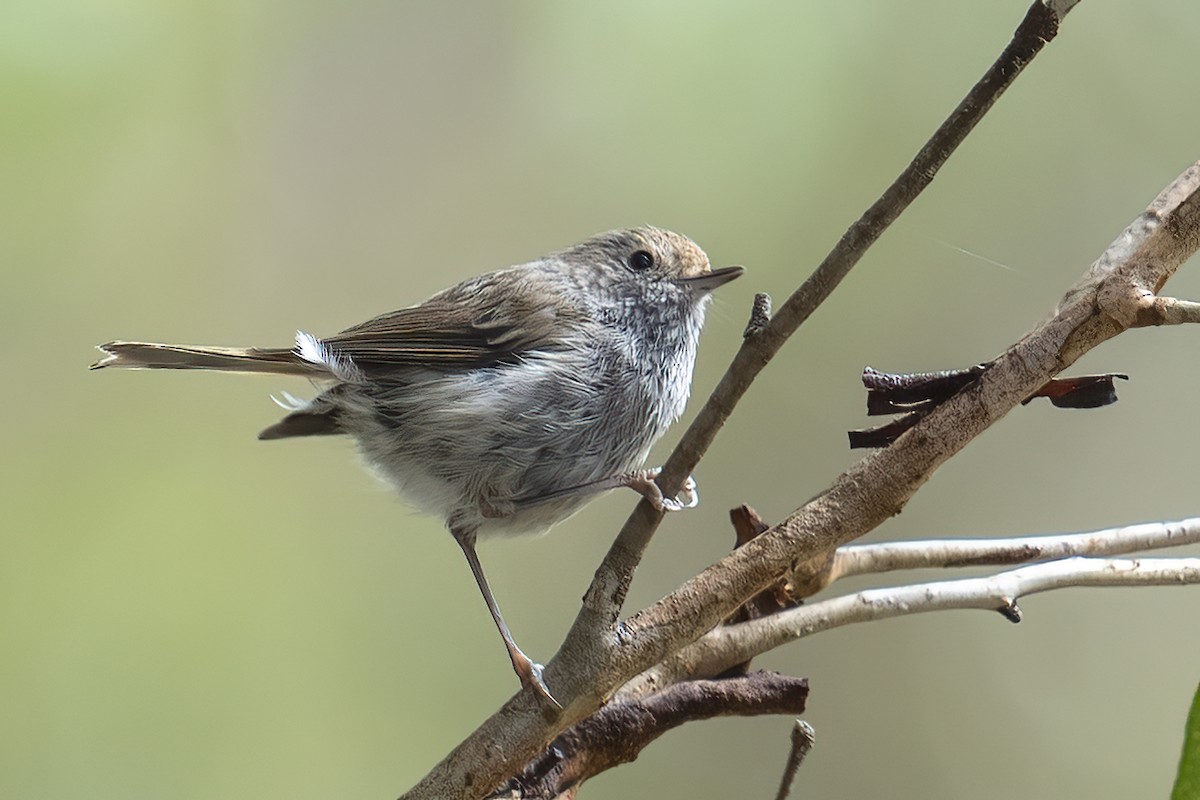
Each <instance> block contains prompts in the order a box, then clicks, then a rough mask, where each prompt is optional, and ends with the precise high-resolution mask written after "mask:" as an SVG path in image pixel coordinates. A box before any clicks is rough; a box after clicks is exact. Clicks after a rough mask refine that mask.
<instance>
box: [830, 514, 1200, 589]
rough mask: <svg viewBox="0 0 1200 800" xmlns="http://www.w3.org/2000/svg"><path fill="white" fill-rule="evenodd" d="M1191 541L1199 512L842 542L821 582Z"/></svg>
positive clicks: (1198, 536) (1199, 534)
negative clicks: (1094, 526)
mask: <svg viewBox="0 0 1200 800" xmlns="http://www.w3.org/2000/svg"><path fill="white" fill-rule="evenodd" d="M1196 542H1200V517H1191V518H1189V519H1183V520H1179V521H1177V522H1147V523H1144V524H1141V525H1128V526H1125V527H1123V528H1108V529H1106V530H1101V531H1091V532H1088V533H1069V534H1062V535H1057V536H1023V537H1017V538H1012V539H935V540H930V541H923V542H887V543H884V544H859V545H846V546H845V547H839V548H838V549H837V552H836V553H835V554H834V557H833V563H832V565H831V567H830V569H829V575H828V577H827V579H826V580H825V581H824V582H825V583H826V584H828V583H832V582H834V581H836V580H840V579H841V578H848V577H851V576H854V575H871V574H876V573H880V572H892V571H895V570H902V569H926V568H931V567H967V566H984V565H1000V564H1021V563H1027V562H1030V561H1049V560H1055V559H1061V558H1068V557H1070V556H1116V555H1124V554H1127V553H1137V552H1141V551H1143V550H1158V549H1162V548H1165V547H1179V546H1180V545H1185V544H1194V543H1196Z"/></svg>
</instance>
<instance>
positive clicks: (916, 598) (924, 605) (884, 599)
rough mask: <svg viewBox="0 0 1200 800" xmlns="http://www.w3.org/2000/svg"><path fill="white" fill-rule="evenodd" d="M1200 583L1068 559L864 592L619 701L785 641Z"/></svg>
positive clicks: (745, 635) (1192, 563) (1189, 567)
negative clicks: (1052, 597) (910, 619)
mask: <svg viewBox="0 0 1200 800" xmlns="http://www.w3.org/2000/svg"><path fill="white" fill-rule="evenodd" d="M1197 583H1200V558H1148V559H1136V560H1133V559H1103V558H1066V559H1061V560H1059V561H1051V562H1048V563H1045V564H1034V565H1031V566H1027V567H1021V568H1019V569H1015V570H1010V571H1008V572H1001V573H999V574H997V575H993V576H991V577H987V578H965V579H961V580H953V581H937V582H933V583H920V584H914V585H911V586H897V587H891V588H886V589H870V590H867V591H864V592H858V593H857V594H853V595H846V596H843V597H835V598H832V599H830V600H824V601H821V602H817V603H812V604H810V605H804V606H798V607H796V608H792V609H788V610H786V611H780V612H779V613H778V614H773V615H772V616H769V617H762V618H760V619H756V620H751V621H749V622H743V623H740V624H737V625H724V626H721V627H719V628H716V629H715V630H712V631H710V632H709V633H707V634H705V636H703V637H702V638H700V639H699V640H697V641H696V642H694V643H693V644H691V645H689V646H688V647H685V648H684V649H682V650H680V651H679V652H678V653H676V654H675V655H674V656H672V657H671V658H669V659H667V660H666V661H664V662H662V663H660V664H657V665H655V666H654V667H653V668H652V669H649V670H647V671H646V672H644V673H643V674H641V675H639V676H638V677H637V678H635V679H634V680H632V681H630V682H629V683H628V684H627V685H626V686H624V687H622V689H621V692H620V694H619V695H618V697H619V698H625V697H634V696H638V695H641V694H645V693H648V692H653V691H659V690H660V687H663V686H669V685H671V684H672V683H675V682H676V681H679V680H684V679H691V678H692V677H694V676H703V675H716V674H720V673H721V672H722V671H724V670H725V669H727V668H728V667H729V665H731V664H737V663H740V662H742V661H745V660H746V659H750V658H753V657H754V656H756V655H759V654H761V653H765V652H767V651H768V650H772V649H774V648H776V647H779V646H780V645H781V644H784V643H786V642H790V641H794V640H796V639H801V638H804V637H807V636H812V635H813V634H815V633H820V632H822V631H827V630H830V629H832V628H839V627H842V626H845V625H851V624H854V623H858V622H873V621H875V620H881V619H889V618H891V617H900V616H907V615H910V614H924V613H927V612H930V611H945V610H948V609H960V608H975V609H985V610H988V611H999V612H1000V613H1001V614H1003V615H1004V616H1005V617H1006V618H1008V619H1009V620H1011V621H1013V622H1018V621H1020V618H1021V610H1020V608H1019V607H1018V606H1017V600H1018V599H1019V598H1021V597H1024V596H1026V595H1030V594H1036V593H1038V592H1048V591H1052V590H1054V589H1065V588H1068V587H1073V586H1093V587H1111V586H1182V585H1188V584H1197Z"/></svg>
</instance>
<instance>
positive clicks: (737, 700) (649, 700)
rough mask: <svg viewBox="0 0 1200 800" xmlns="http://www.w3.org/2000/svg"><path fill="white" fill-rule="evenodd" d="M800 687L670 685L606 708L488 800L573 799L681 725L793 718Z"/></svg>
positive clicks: (789, 682) (768, 677)
mask: <svg viewBox="0 0 1200 800" xmlns="http://www.w3.org/2000/svg"><path fill="white" fill-rule="evenodd" d="M807 697H808V681H807V680H806V679H804V678H793V677H790V676H788V675H780V674H778V673H775V672H752V673H750V674H748V675H743V676H738V677H734V678H726V679H723V680H698V681H687V682H684V683H677V684H674V685H672V686H669V687H667V688H665V689H664V690H663V691H661V692H656V693H654V694H651V695H649V696H647V697H645V698H640V699H632V700H629V701H627V702H613V703H609V704H608V705H607V706H605V707H604V708H602V709H600V710H599V711H597V712H596V713H595V714H593V715H592V716H590V717H587V718H586V719H584V720H582V721H581V722H579V723H577V724H575V725H573V726H572V727H570V728H568V729H567V730H566V731H564V732H563V733H562V734H561V735H559V736H558V737H557V738H556V739H555V740H554V741H553V742H552V743H551V744H550V746H549V748H547V750H546V752H545V753H543V755H542V756H541V757H540V758H538V759H537V760H536V761H534V762H533V763H532V764H530V765H529V766H528V767H526V768H525V770H524V771H522V772H521V774H520V775H518V776H517V777H515V778H513V779H511V780H510V781H508V783H506V784H505V785H504V786H502V787H500V789H498V790H497V791H496V792H495V793H494V794H493V795H492V796H493V797H496V798H519V799H524V800H534V799H535V798H536V799H537V800H552V799H553V798H566V797H574V796H575V792H576V791H577V790H578V788H579V786H580V785H581V784H582V783H583V782H584V781H586V780H587V779H589V778H592V777H594V776H596V775H598V774H600V773H601V772H604V771H605V770H609V769H612V768H613V767H617V766H620V765H621V764H626V763H628V762H630V761H633V760H634V759H635V758H637V757H638V754H639V753H641V751H642V750H643V749H644V748H645V747H646V746H647V745H648V744H650V743H651V742H652V741H654V740H655V739H657V738H658V737H660V736H662V735H663V734H664V733H666V732H667V731H669V730H671V729H672V728H677V727H679V726H680V725H682V724H684V723H685V722H694V721H697V720H705V719H713V718H714V717H722V716H739V717H750V716H760V715H764V714H800V713H803V712H804V702H805V699H806V698H807Z"/></svg>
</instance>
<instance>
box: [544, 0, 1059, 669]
mask: <svg viewBox="0 0 1200 800" xmlns="http://www.w3.org/2000/svg"><path fill="white" fill-rule="evenodd" d="M1075 2H1078V0H1075ZM1074 5H1075V3H1074V2H1069V1H1066V0H1058V2H1043V0H1035V2H1034V3H1033V5H1031V6H1030V8H1029V10H1028V11H1027V12H1026V15H1025V18H1024V19H1023V20H1022V21H1021V24H1020V25H1019V26H1018V27H1017V29H1016V31H1015V32H1014V33H1013V36H1012V39H1011V40H1010V41H1009V43H1008V45H1007V46H1006V47H1005V48H1004V50H1003V52H1002V53H1001V54H1000V56H999V58H997V59H996V61H995V63H994V64H992V66H991V67H990V68H989V69H988V70H987V72H985V73H984V75H983V77H982V78H980V80H979V82H978V83H976V84H975V85H974V86H973V87H972V88H971V90H970V91H969V92H968V93H967V96H966V97H964V98H963V99H962V101H961V102H960V103H959V104H958V106H957V107H955V109H954V111H952V112H951V114H950V116H949V117H947V118H946V120H945V121H944V122H943V123H942V124H941V126H940V127H939V128H938V129H937V131H935V132H934V134H933V136H931V137H930V138H929V141H928V142H926V143H925V145H924V146H923V147H922V148H921V150H920V151H919V152H918V153H917V155H916V157H915V158H914V159H913V160H912V162H911V163H910V164H909V165H908V166H907V167H906V168H905V169H904V171H903V172H902V173H900V175H899V176H898V177H897V178H896V180H895V181H893V182H892V184H891V186H889V187H888V188H887V190H886V191H884V193H883V194H882V195H881V196H880V197H879V199H878V200H876V201H875V203H874V204H873V205H872V206H871V207H870V208H868V209H867V210H866V211H865V212H864V213H863V215H862V216H861V217H860V218H859V219H858V220H857V221H856V222H855V223H854V224H853V225H851V226H850V228H849V229H847V231H846V232H845V233H844V234H843V235H842V238H841V239H840V240H839V241H838V243H837V244H836V245H835V246H834V248H833V250H831V251H830V253H829V254H828V255H827V256H826V257H825V260H824V261H822V262H821V264H820V265H819V266H818V267H817V269H816V270H815V271H814V272H813V273H812V275H810V276H809V277H808V279H807V280H805V281H804V283H803V284H801V285H800V287H799V288H798V289H797V290H796V291H795V292H794V293H792V295H791V297H789V298H788V299H787V302H785V303H784V304H783V307H782V308H780V309H779V311H778V312H777V313H776V314H775V316H774V317H773V318H772V319H771V320H770V321H769V322H768V323H767V324H766V325H764V326H763V327H762V328H760V329H759V330H758V331H757V333H756V334H755V335H752V336H748V337H746V338H745V339H744V341H743V342H742V346H741V348H740V349H739V350H738V352H737V355H736V356H734V359H733V363H732V364H730V365H729V368H728V369H727V370H726V372H725V375H724V376H723V377H722V378H721V380H720V382H719V383H718V384H717V387H716V388H715V389H714V390H713V393H712V395H711V396H710V397H709V398H708V401H707V402H706V403H705V404H704V407H703V408H701V409H700V412H699V414H697V415H696V418H695V420H693V421H692V424H691V425H690V426H689V427H688V429H687V431H686V432H685V433H684V435H683V438H682V439H681V440H680V442H679V444H678V446H676V448H675V450H674V452H672V453H671V455H670V457H668V458H667V461H666V463H665V464H664V465H663V469H662V472H661V474H660V475H659V477H658V481H659V483H660V485H661V487H662V490H663V494H664V495H666V496H667V497H672V496H674V495H675V494H677V493H678V491H679V489H680V487H681V486H682V485H683V481H684V480H685V479H686V478H687V476H688V475H690V474H691V473H692V471H693V470H694V469H695V467H696V464H698V463H699V461H700V458H701V457H702V456H703V455H704V453H705V452H706V451H707V450H708V448H709V446H710V445H711V444H712V442H713V439H715V438H716V435H717V433H718V431H720V429H721V427H722V426H723V425H724V424H725V420H726V419H728V418H729V415H730V414H731V413H732V412H733V409H734V407H735V406H736V405H737V403H738V401H739V400H741V398H742V395H744V394H745V393H746V390H747V389H748V388H750V384H751V383H752V382H753V381H754V379H755V378H756V377H757V376H758V373H759V372H761V371H762V369H763V367H765V366H766V365H767V363H768V362H769V361H770V360H771V359H772V358H774V357H775V355H776V353H778V352H779V350H780V348H781V347H783V345H784V343H785V342H786V341H787V340H788V338H789V337H790V336H791V335H792V334H793V333H795V332H796V329H797V328H799V327H800V325H801V324H802V323H803V322H804V321H805V320H807V319H808V317H809V315H811V314H812V312H813V311H814V310H816V308H817V307H818V306H820V305H821V303H823V302H824V301H825V299H826V298H827V297H829V295H830V294H831V293H832V292H833V290H834V289H835V288H837V286H838V284H839V283H841V281H842V279H843V278H845V277H846V275H847V274H849V272H850V270H851V269H853V268H854V266H855V265H856V264H857V263H858V262H859V260H860V259H861V258H862V256H863V254H865V253H866V251H867V250H868V249H869V248H870V247H871V246H872V245H873V244H874V243H875V242H876V240H878V239H879V237H880V236H881V235H882V234H883V232H884V231H885V230H887V228H888V226H890V225H891V224H892V222H894V221H895V220H896V218H897V217H899V216H900V214H901V213H902V212H903V211H904V210H905V209H906V208H908V206H909V204H910V203H912V201H913V200H915V199H916V198H917V196H918V195H919V194H920V193H921V192H922V191H924V189H925V187H926V186H928V185H929V184H930V183H931V182H932V181H933V178H934V176H936V175H937V173H938V171H939V170H940V169H941V168H942V165H944V164H945V163H946V161H947V160H948V159H949V158H950V155H951V154H952V153H953V152H954V151H955V150H956V149H957V148H958V146H959V145H960V144H962V142H963V140H964V139H965V138H966V137H967V135H968V134H969V133H970V132H971V131H972V130H973V129H974V128H975V126H976V124H978V123H979V121H980V120H981V119H983V117H984V115H985V114H987V112H988V111H989V110H990V109H991V107H992V105H994V104H995V102H996V101H997V100H998V99H999V98H1000V96H1001V95H1002V94H1004V91H1005V90H1006V89H1007V88H1008V87H1009V85H1011V84H1012V82H1013V81H1014V80H1016V78H1017V76H1018V75H1020V74H1021V72H1022V71H1023V70H1024V69H1025V67H1026V66H1027V65H1028V64H1029V62H1030V61H1032V60H1033V58H1034V57H1035V56H1036V55H1037V54H1038V53H1039V52H1041V50H1042V48H1043V47H1045V46H1046V44H1047V43H1049V42H1050V41H1051V40H1053V39H1054V38H1055V36H1057V35H1058V26H1059V23H1060V22H1061V21H1062V18H1063V17H1064V16H1065V15H1066V13H1067V12H1068V11H1070V9H1071V7H1073V6H1074ZM752 322H753V320H752ZM661 521H662V513H661V512H656V511H654V510H653V508H652V507H651V505H650V503H648V502H643V503H639V504H638V506H637V508H636V509H634V511H633V513H632V514H631V515H630V517H629V519H628V520H627V521H626V522H625V525H624V527H622V529H621V532H620V533H619V534H618V535H617V538H616V540H615V541H614V542H613V545H612V547H611V548H610V549H609V551H608V554H607V555H606V556H605V557H604V561H603V562H602V563H601V565H600V567H599V569H598V570H597V571H596V576H595V578H594V579H593V580H592V585H591V586H590V587H589V588H588V591H587V594H586V595H585V596H584V602H583V607H582V608H581V609H580V612H579V616H578V617H576V620H575V623H574V625H573V626H572V628H571V631H570V633H569V634H568V635H567V640H566V643H565V644H564V650H569V649H573V648H575V647H578V646H581V645H585V644H586V643H588V642H595V641H596V638H597V636H598V635H599V634H598V633H597V632H598V631H602V630H606V629H608V628H609V627H611V626H612V625H613V624H614V623H616V621H617V618H618V616H619V615H620V612H621V606H622V604H623V603H624V601H625V595H626V593H627V592H628V590H629V584H630V582H631V581H632V580H633V573H634V570H635V569H636V568H637V565H638V564H639V563H640V562H641V558H642V553H643V552H644V551H645V549H646V546H647V545H648V544H649V542H650V538H651V537H652V536H653V535H654V531H655V530H657V528H658V524H659V522H661Z"/></svg>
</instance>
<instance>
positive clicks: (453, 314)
mask: <svg viewBox="0 0 1200 800" xmlns="http://www.w3.org/2000/svg"><path fill="white" fill-rule="evenodd" d="M522 273H523V271H522V270H516V269H514V270H507V271H505V272H503V273H493V274H492V275H484V276H481V277H480V278H477V279H475V280H472V281H468V282H466V283H463V284H460V285H458V286H455V287H453V288H451V289H447V290H446V291H444V292H441V293H440V294H437V295H434V296H433V297H431V298H430V299H429V300H427V301H426V302H424V303H422V304H421V305H419V306H413V307H412V308H403V309H400V310H399V311H392V312H390V313H387V314H382V315H380V316H378V317H375V318H374V319H370V320H367V321H366V322H363V323H361V324H359V325H355V326H353V327H351V328H347V329H346V330H344V331H342V332H341V333H339V334H336V335H334V336H330V337H329V338H327V339H322V340H321V341H322V343H323V344H324V345H325V346H326V347H327V348H329V349H330V350H331V351H332V352H333V353H334V354H337V355H342V356H346V357H348V358H349V359H350V360H351V361H352V362H353V363H354V364H355V365H356V366H357V367H358V368H359V369H361V370H364V371H367V372H370V371H371V370H372V368H373V367H374V368H380V367H382V368H387V367H392V366H430V367H439V368H462V369H469V368H472V367H480V366H486V365H488V364H494V363H497V362H500V361H504V360H507V359H510V358H512V357H513V356H516V355H519V354H520V353H522V352H527V351H530V350H538V349H553V344H554V332H555V331H556V330H558V329H560V326H562V324H563V322H564V319H565V318H567V317H570V316H577V315H578V314H579V313H580V312H579V311H578V310H577V309H576V308H573V307H572V306H571V305H570V304H569V303H567V302H564V299H563V298H560V297H549V296H547V295H546V293H545V292H539V291H533V290H531V289H530V288H529V282H528V280H526V279H525V275H524V274H522Z"/></svg>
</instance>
